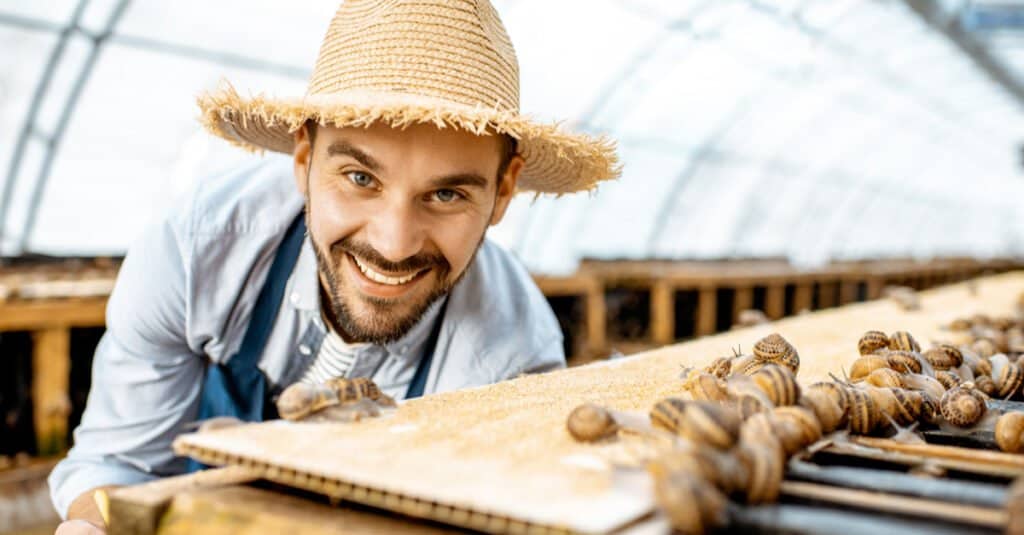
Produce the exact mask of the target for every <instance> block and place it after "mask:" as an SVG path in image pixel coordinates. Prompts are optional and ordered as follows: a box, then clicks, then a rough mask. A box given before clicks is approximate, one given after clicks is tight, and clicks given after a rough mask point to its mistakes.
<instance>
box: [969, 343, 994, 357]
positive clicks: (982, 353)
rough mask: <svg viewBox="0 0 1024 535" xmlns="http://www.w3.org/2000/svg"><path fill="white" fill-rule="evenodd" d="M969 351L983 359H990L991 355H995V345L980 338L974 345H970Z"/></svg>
mask: <svg viewBox="0 0 1024 535" xmlns="http://www.w3.org/2000/svg"><path fill="white" fill-rule="evenodd" d="M971 350H972V351H974V352H975V353H977V354H978V356H979V357H981V358H983V359H985V358H988V357H991V356H992V355H995V354H996V353H997V351H996V345H995V344H994V343H993V342H992V340H989V339H988V338H981V339H979V340H975V341H974V343H973V344H971Z"/></svg>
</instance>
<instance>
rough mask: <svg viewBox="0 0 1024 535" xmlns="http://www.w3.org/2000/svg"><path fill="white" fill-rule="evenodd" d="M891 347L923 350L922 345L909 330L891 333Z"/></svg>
mask: <svg viewBox="0 0 1024 535" xmlns="http://www.w3.org/2000/svg"><path fill="white" fill-rule="evenodd" d="M889 349H901V350H903V351H912V352H914V353H920V352H921V345H920V344H918V343H917V340H915V339H914V337H913V336H911V335H910V333H908V332H907V331H896V332H894V333H892V334H890V335H889Z"/></svg>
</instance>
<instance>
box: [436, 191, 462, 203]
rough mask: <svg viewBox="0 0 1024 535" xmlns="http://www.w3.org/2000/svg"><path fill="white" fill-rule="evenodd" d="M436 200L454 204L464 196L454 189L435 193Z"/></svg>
mask: <svg viewBox="0 0 1024 535" xmlns="http://www.w3.org/2000/svg"><path fill="white" fill-rule="evenodd" d="M434 198H436V199H437V200H438V201H440V202H444V203H447V202H452V201H457V200H459V199H461V198H462V194H461V193H459V192H457V191H455V190H453V189H439V190H437V191H435V192H434Z"/></svg>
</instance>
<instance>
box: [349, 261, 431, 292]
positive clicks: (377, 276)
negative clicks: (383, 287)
mask: <svg viewBox="0 0 1024 535" xmlns="http://www.w3.org/2000/svg"><path fill="white" fill-rule="evenodd" d="M352 258H353V259H354V260H355V261H356V266H358V267H359V271H362V272H363V275H366V278H368V279H370V280H372V281H374V282H379V283H381V284H390V285H392V286H397V285H399V284H405V283H407V282H409V281H411V280H413V279H415V278H416V275H417V273H412V274H410V275H406V276H405V277H388V276H387V275H384V274H383V273H380V272H378V271H374V269H373V268H371V267H370V266H367V265H366V264H364V263H362V262H360V261H359V259H358V258H356V257H355V256H352Z"/></svg>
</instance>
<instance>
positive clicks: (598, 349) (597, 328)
mask: <svg viewBox="0 0 1024 535" xmlns="http://www.w3.org/2000/svg"><path fill="white" fill-rule="evenodd" d="M589 286H590V287H589V288H588V289H587V296H586V299H587V310H586V318H585V319H584V321H585V322H586V328H587V353H588V354H590V355H594V354H595V353H603V352H604V351H605V350H606V349H607V348H608V335H607V322H608V319H607V309H606V308H605V302H604V285H603V284H601V281H599V280H597V279H596V278H595V279H594V280H592V281H591V283H590V285H589Z"/></svg>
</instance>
